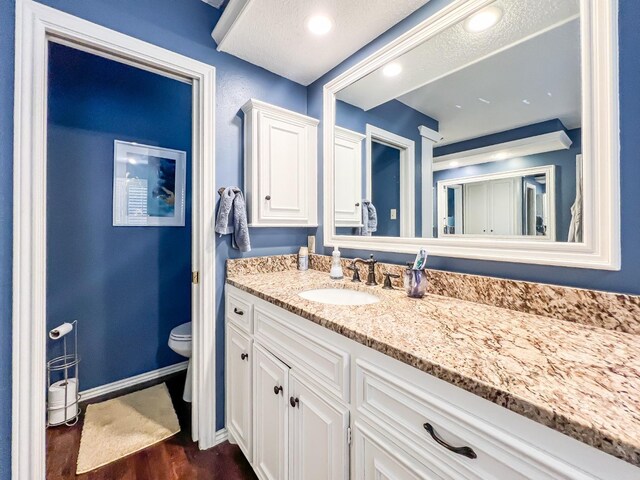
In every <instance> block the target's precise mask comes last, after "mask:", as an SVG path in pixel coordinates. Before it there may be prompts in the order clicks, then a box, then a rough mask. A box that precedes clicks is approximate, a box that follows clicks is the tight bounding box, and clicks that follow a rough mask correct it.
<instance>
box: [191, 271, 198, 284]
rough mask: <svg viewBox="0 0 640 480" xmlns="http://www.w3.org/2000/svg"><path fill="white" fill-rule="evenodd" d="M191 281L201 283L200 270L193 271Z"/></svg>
mask: <svg viewBox="0 0 640 480" xmlns="http://www.w3.org/2000/svg"><path fill="white" fill-rule="evenodd" d="M191 283H193V284H194V285H198V284H199V283H200V272H191Z"/></svg>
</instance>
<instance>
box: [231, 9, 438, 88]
mask: <svg viewBox="0 0 640 480" xmlns="http://www.w3.org/2000/svg"><path fill="white" fill-rule="evenodd" d="M428 1H429V0H249V1H247V0H230V2H229V5H227V7H226V9H225V12H224V14H223V18H222V19H221V21H222V20H224V17H225V15H227V16H231V15H233V14H234V11H237V10H236V9H234V8H232V7H233V5H232V4H233V3H234V2H246V5H245V6H244V9H242V11H241V14H240V15H238V17H237V18H236V19H235V21H234V22H233V24H232V26H231V28H230V30H229V32H228V33H227V35H226V36H225V37H224V40H223V41H222V42H221V43H220V45H219V49H220V50H222V51H224V52H227V53H230V54H231V55H234V56H236V57H240V58H242V59H244V60H247V61H248V62H251V63H253V64H255V65H259V66H261V67H263V68H265V69H267V70H269V71H272V72H274V73H277V74H278V75H281V76H283V77H286V78H289V79H291V80H293V81H295V82H298V83H301V84H303V85H308V84H310V83H311V82H313V81H314V80H316V79H317V78H319V77H320V76H322V75H323V74H324V73H326V72H328V71H329V70H331V69H332V68H333V67H335V66H336V65H338V64H339V63H340V62H342V61H343V60H345V59H346V58H348V57H349V56H350V55H351V54H353V53H355V52H356V51H358V50H359V49H360V48H362V47H363V46H365V45H366V44H367V43H369V42H370V41H372V40H374V39H375V38H377V37H378V36H379V35H380V34H382V33H383V32H385V31H386V30H388V29H389V28H391V27H392V26H394V25H395V24H396V23H398V22H399V21H400V20H402V19H403V18H405V17H406V16H408V15H409V14H411V13H412V12H414V11H415V10H416V9H418V8H419V7H421V6H422V5H424V4H426V3H427V2H428ZM316 13H328V14H329V15H330V16H331V17H333V19H334V27H333V30H332V31H331V32H329V33H328V34H327V35H325V36H322V37H317V36H314V35H312V34H311V33H310V32H308V31H307V29H306V27H305V20H306V19H307V18H308V17H309V16H311V15H313V14H316ZM227 20H229V18H227Z"/></svg>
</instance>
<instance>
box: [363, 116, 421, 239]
mask: <svg viewBox="0 0 640 480" xmlns="http://www.w3.org/2000/svg"><path fill="white" fill-rule="evenodd" d="M366 134H367V140H366V155H365V185H366V189H367V191H366V198H367V200H369V201H370V202H372V201H373V200H372V198H371V197H372V194H373V191H372V187H371V177H372V171H371V169H372V167H371V161H372V158H371V143H372V142H373V141H375V142H377V143H381V144H383V145H387V146H389V147H393V148H397V149H398V150H400V236H401V237H413V236H415V231H416V144H415V142H414V141H413V140H411V139H409V138H405V137H401V136H400V135H396V134H395V133H392V132H389V131H387V130H384V129H382V128H379V127H376V126H374V125H369V124H368V123H367V125H366ZM381 214H382V212H378V217H379V216H380V215H381Z"/></svg>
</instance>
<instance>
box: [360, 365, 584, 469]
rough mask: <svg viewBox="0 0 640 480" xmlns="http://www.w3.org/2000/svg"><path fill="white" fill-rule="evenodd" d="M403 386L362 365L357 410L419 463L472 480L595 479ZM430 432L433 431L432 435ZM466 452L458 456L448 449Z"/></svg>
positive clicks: (473, 415) (477, 417) (478, 417)
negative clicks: (453, 472) (424, 462)
mask: <svg viewBox="0 0 640 480" xmlns="http://www.w3.org/2000/svg"><path fill="white" fill-rule="evenodd" d="M452 401H453V402H455V398H447V399H443V398H440V397H438V396H436V395H433V394H431V393H429V392H428V391H425V390H423V389H421V388H420V387H419V386H416V385H415V384H410V383H408V382H405V381H404V380H402V379H401V378H399V377H398V376H397V375H392V374H390V373H389V372H387V371H385V370H382V369H380V368H378V367H375V366H374V365H372V364H369V363H368V362H364V361H361V360H358V362H357V365H356V399H355V403H356V408H357V409H358V411H359V412H360V413H362V415H363V416H364V417H365V418H368V419H369V421H371V422H372V424H374V425H376V426H377V427H379V428H381V429H383V430H384V431H385V432H386V433H388V434H389V435H390V436H391V437H394V438H395V439H396V440H397V441H398V442H404V445H405V448H406V449H407V450H409V451H411V452H412V453H413V455H414V456H416V458H418V459H421V458H422V459H424V461H427V460H428V462H429V463H431V464H434V465H438V466H440V468H442V469H443V470H445V469H447V468H452V469H455V470H456V472H457V476H458V477H459V478H471V479H504V478H508V479H510V480H518V479H536V480H543V479H548V480H551V479H556V480H557V479H580V480H586V479H592V478H594V477H592V476H591V475H588V474H586V473H585V472H583V471H581V470H578V469H576V468H574V467H572V466H570V465H568V464H567V463H565V462H563V461H561V460H559V459H557V458H555V457H552V456H550V455H548V454H545V453H543V452H542V451H540V450H539V449H537V448H536V447H534V446H533V445H531V444H529V443H527V442H525V441H524V440H522V439H521V438H519V437H517V436H515V435H512V434H511V433H509V432H507V431H505V430H502V429H500V428H497V427H495V426H493V425H491V424H489V423H487V422H485V421H484V420H483V419H482V412H481V411H478V412H468V411H466V410H462V409H460V408H458V407H456V406H455V405H453V404H452ZM429 430H431V432H430V431H429ZM447 445H448V446H451V447H456V448H458V447H468V448H470V449H472V451H473V453H472V454H471V456H472V457H475V458H469V457H468V456H466V455H465V453H468V452H469V451H466V452H465V451H460V450H459V451H458V453H455V452H453V451H451V450H450V449H447V447H446V446H447Z"/></svg>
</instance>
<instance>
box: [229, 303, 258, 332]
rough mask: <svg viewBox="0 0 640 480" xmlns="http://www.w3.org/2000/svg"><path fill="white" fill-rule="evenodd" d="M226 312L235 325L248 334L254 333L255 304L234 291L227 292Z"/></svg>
mask: <svg viewBox="0 0 640 480" xmlns="http://www.w3.org/2000/svg"><path fill="white" fill-rule="evenodd" d="M225 314H226V316H227V319H229V320H230V321H231V322H232V323H233V324H234V325H236V326H237V327H238V328H240V329H241V330H244V331H245V332H246V333H248V334H252V333H253V305H251V303H249V302H246V301H244V300H242V299H240V298H238V297H237V296H235V295H234V294H232V293H227V302H226V305H225Z"/></svg>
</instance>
